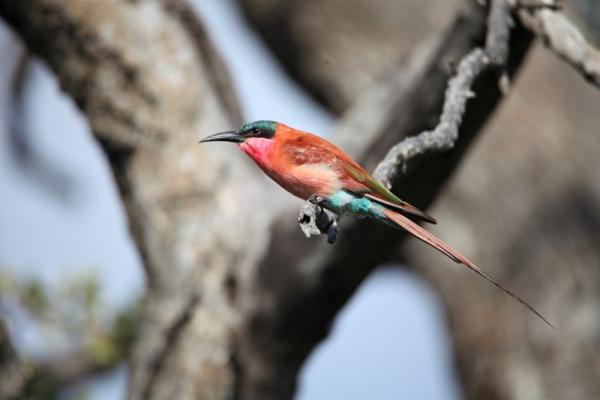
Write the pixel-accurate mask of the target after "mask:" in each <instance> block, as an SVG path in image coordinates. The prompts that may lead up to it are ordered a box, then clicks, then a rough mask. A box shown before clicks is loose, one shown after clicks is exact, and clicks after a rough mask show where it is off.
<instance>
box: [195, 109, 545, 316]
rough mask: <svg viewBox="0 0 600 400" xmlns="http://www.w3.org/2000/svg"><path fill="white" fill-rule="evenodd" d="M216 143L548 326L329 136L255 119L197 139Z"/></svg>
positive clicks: (297, 191)
mask: <svg viewBox="0 0 600 400" xmlns="http://www.w3.org/2000/svg"><path fill="white" fill-rule="evenodd" d="M217 141H221V142H233V143H238V144H239V145H240V148H241V149H242V150H243V151H244V153H246V154H247V155H248V156H249V157H250V158H252V160H254V162H255V163H256V164H257V165H258V166H259V167H260V168H261V169H262V170H263V171H264V172H265V174H267V175H268V176H269V177H271V178H272V179H273V180H274V181H275V182H277V183H278V184H279V185H280V186H282V187H283V188H284V189H285V190H287V191H288V192H290V193H291V194H293V195H295V196H297V197H299V198H301V199H304V200H310V201H313V202H315V203H316V204H318V205H319V206H323V207H325V208H326V209H328V210H330V211H332V212H334V213H335V214H337V215H343V214H355V215H358V216H364V217H369V218H373V219H376V220H379V221H382V222H384V223H386V224H387V225H391V226H393V227H395V228H400V229H403V230H405V231H407V232H409V233H411V234H412V235H414V236H416V237H417V238H418V239H421V240H422V241H424V242H425V243H427V244H429V245H430V246H432V247H433V248H435V249H437V250H438V251H440V252H441V253H442V254H444V255H446V256H447V257H449V258H450V259H451V260H453V261H455V262H456V263H459V264H463V265H465V266H466V267H468V268H470V269H471V270H473V271H475V272H476V273H477V274H479V275H480V276H482V277H483V278H485V279H486V280H488V281H489V282H491V283H492V284H493V285H495V286H497V287H498V288H499V289H501V290H502V291H504V292H505V293H507V294H508V295H509V296H511V297H513V298H515V299H516V300H517V301H519V302H520V303H521V304H523V305H524V306H525V307H527V308H528V309H529V310H531V311H532V312H533V313H534V314H536V315H537V316H538V317H540V318H541V319H542V320H543V321H544V322H546V323H547V324H548V325H550V326H551V327H552V324H550V322H548V320H547V319H546V318H544V317H543V316H542V315H541V314H540V313H539V312H538V311H537V310H535V309H534V308H533V307H532V306H531V305H530V304H529V303H527V302H526V301H525V300H523V299H522V298H520V297H519V296H517V295H516V294H514V293H512V292H511V291H510V290H508V289H507V288H505V287H504V286H503V285H501V284H500V283H499V282H498V281H496V280H495V279H494V278H492V277H491V276H489V275H487V274H486V273H485V272H483V271H482V270H481V269H480V268H479V267H477V266H476V265H475V264H473V263H472V262H471V261H470V260H469V259H467V258H466V257H465V256H463V255H462V254H460V253H459V252H458V251H457V250H455V249H454V248H453V247H451V246H450V245H449V244H447V243H445V242H444V241H442V240H440V239H439V238H437V237H436V236H435V235H433V234H432V233H430V232H428V231H427V230H425V229H424V228H422V227H421V226H419V225H418V224H417V223H415V222H413V221H412V220H411V219H410V218H412V219H416V220H419V221H425V222H430V223H436V220H435V219H434V218H432V217H431V216H429V215H427V214H426V213H424V212H423V211H421V210H419V209H418V208H416V207H414V206H412V205H410V204H409V203H407V202H405V201H403V200H401V199H399V198H398V197H397V196H396V195H395V194H393V193H392V192H391V191H389V190H388V189H387V188H386V187H385V186H384V185H383V184H382V183H381V182H379V181H377V180H376V179H375V178H373V177H372V176H371V175H370V174H369V173H368V172H367V171H366V170H365V169H364V168H363V167H361V166H360V165H359V164H357V163H356V162H355V161H354V160H352V158H350V156H348V155H347V154H346V153H344V152H343V151H342V150H341V149H339V148H338V147H336V146H335V145H333V144H332V143H330V142H328V141H327V140H325V139H323V138H321V137H319V136H316V135H313V134H310V133H308V132H303V131H299V130H296V129H294V128H291V127H289V126H286V125H284V124H282V123H279V122H275V121H256V122H252V123H248V124H245V125H244V126H242V127H241V128H240V129H239V130H238V131H228V132H221V133H217V134H214V135H211V136H208V137H206V138H204V139H202V140H201V141H200V142H201V143H205V142H217Z"/></svg>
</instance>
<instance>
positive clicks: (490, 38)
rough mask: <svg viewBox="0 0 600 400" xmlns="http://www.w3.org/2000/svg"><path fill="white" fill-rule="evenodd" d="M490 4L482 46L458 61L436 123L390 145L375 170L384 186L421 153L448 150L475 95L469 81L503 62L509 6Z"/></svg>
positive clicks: (497, 0) (501, 0)
mask: <svg viewBox="0 0 600 400" xmlns="http://www.w3.org/2000/svg"><path fill="white" fill-rule="evenodd" d="M490 7H491V8H490V13H489V17H488V32H487V36H486V42H485V48H483V49H481V48H475V49H473V50H472V51H471V52H470V53H469V54H467V55H466V56H465V57H464V58H463V59H462V60H461V61H460V63H459V65H458V69H457V73H456V76H454V77H453V78H452V79H450V81H449V82H448V88H447V90H446V96H445V101H444V108H443V111H442V115H441V117H440V122H439V123H438V125H437V126H436V127H435V129H433V130H431V131H425V132H422V133H420V134H419V135H417V136H412V137H409V138H406V139H404V140H403V141H402V142H400V143H398V144H397V145H395V146H394V147H392V148H391V149H390V150H389V152H388V153H387V155H386V156H385V158H384V159H383V160H382V161H381V162H380V163H379V165H378V166H377V168H376V169H375V173H374V176H375V178H377V179H379V180H380V181H381V182H383V183H384V184H385V185H386V186H387V187H391V182H392V181H393V179H394V177H395V176H396V174H397V173H398V172H399V171H401V170H405V169H406V163H407V161H408V160H409V159H411V158H413V157H415V156H418V155H421V154H424V153H430V152H440V151H445V150H449V149H451V148H452V147H453V146H454V144H455V143H456V140H457V139H458V133H459V129H460V126H461V123H462V120H463V116H464V114H465V110H466V105H467V101H468V100H469V99H470V98H472V97H474V96H475V93H473V91H472V90H471V87H472V86H473V82H474V81H475V79H476V78H477V77H478V76H480V75H481V74H482V73H483V72H484V71H486V70H489V69H490V68H501V67H503V66H504V64H505V63H506V59H507V54H508V45H509V44H508V43H509V35H510V28H511V26H512V24H513V22H512V18H511V15H510V6H509V4H508V3H507V2H506V1H505V0H494V1H492V3H491V6H490ZM399 167H402V168H399Z"/></svg>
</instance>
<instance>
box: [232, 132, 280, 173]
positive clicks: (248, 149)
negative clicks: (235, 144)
mask: <svg viewBox="0 0 600 400" xmlns="http://www.w3.org/2000/svg"><path fill="white" fill-rule="evenodd" d="M273 144H274V140H273V139H266V138H249V139H246V141H245V142H243V143H242V144H240V147H241V148H242V150H243V151H244V153H246V154H248V156H249V157H250V158H252V159H253V160H254V161H255V162H256V163H257V164H258V165H259V166H260V167H261V168H268V167H269V164H270V155H271V150H272V149H273Z"/></svg>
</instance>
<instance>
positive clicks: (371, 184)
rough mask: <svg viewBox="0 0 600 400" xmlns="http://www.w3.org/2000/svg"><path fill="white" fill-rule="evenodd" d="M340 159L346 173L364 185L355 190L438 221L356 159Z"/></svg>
mask: <svg viewBox="0 0 600 400" xmlns="http://www.w3.org/2000/svg"><path fill="white" fill-rule="evenodd" d="M340 161H341V164H342V168H344V171H346V173H347V174H348V175H350V176H351V177H352V178H353V179H354V180H355V181H356V182H358V183H360V184H361V185H362V187H361V188H359V189H358V190H354V191H355V192H357V193H361V194H362V195H363V196H365V197H367V198H369V199H371V200H373V201H375V202H377V203H379V204H381V205H384V206H386V207H388V208H391V209H394V210H396V211H398V212H401V213H403V214H407V215H409V216H412V217H417V218H419V219H422V220H424V221H427V222H431V223H432V224H435V223H437V221H436V220H435V218H433V217H432V216H430V215H428V214H426V213H424V212H423V211H421V210H419V209H418V208H417V207H415V206H413V205H412V204H410V203H407V202H406V201H404V200H402V199H400V198H399V197H397V196H396V195H395V194H394V193H392V192H391V191H390V190H388V188H386V187H385V186H384V185H383V184H382V183H381V182H379V181H378V180H377V179H375V178H373V177H372V176H371V175H370V174H369V173H368V172H367V171H366V170H365V169H364V168H362V167H361V166H360V165H358V164H356V163H355V162H354V161H352V162H351V163H348V162H347V161H346V160H340ZM357 167H358V168H357Z"/></svg>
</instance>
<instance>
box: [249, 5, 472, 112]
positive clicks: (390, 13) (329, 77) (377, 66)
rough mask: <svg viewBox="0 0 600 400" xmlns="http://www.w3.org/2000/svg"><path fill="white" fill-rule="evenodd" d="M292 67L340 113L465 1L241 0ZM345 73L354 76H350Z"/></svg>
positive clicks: (298, 77) (440, 27)
mask: <svg viewBox="0 0 600 400" xmlns="http://www.w3.org/2000/svg"><path fill="white" fill-rule="evenodd" d="M238 2H239V3H240V5H241V6H242V7H243V10H244V12H245V15H246V16H247V18H248V20H249V21H250V22H251V23H252V24H253V25H254V26H255V27H256V29H257V30H258V32H259V33H260V34H261V35H262V36H263V38H264V39H265V41H266V43H267V45H268V46H269V47H270V48H271V49H272V50H273V52H274V53H275V54H276V55H277V56H278V57H279V59H280V61H281V63H282V64H283V66H284V67H285V68H286V70H287V71H288V72H289V73H290V74H291V75H292V76H293V77H294V78H295V79H296V80H298V81H299V82H300V83H301V84H302V86H303V87H305V88H306V89H308V90H309V91H310V92H311V93H312V94H313V95H314V96H315V97H316V98H317V99H318V100H319V101H321V102H323V103H324V104H325V105H327V106H328V108H330V109H332V110H333V111H335V112H336V113H341V112H343V111H345V110H346V109H347V108H348V107H350V106H351V105H352V104H354V102H355V101H357V99H358V98H360V97H361V96H363V94H364V93H365V91H367V90H369V88H370V87H371V86H373V85H375V84H376V83H377V82H378V81H379V80H380V79H381V77H382V76H383V75H384V74H389V73H392V74H393V73H395V71H396V67H397V65H398V63H399V62H400V61H401V60H402V59H403V58H404V57H405V55H406V52H407V50H409V49H411V48H413V47H415V46H418V44H419V43H420V42H421V41H422V40H423V39H424V38H432V37H434V36H435V35H437V34H439V32H440V31H442V30H443V29H444V28H445V27H446V25H447V24H448V22H449V21H450V20H451V18H452V15H454V13H455V12H456V10H457V9H458V6H459V5H460V4H461V1H459V0H444V1H438V0H402V1H389V0H370V1H363V0H326V1H321V0H303V1H289V0H238ZM344 77H346V78H347V77H352V78H351V79H345V78H344Z"/></svg>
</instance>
